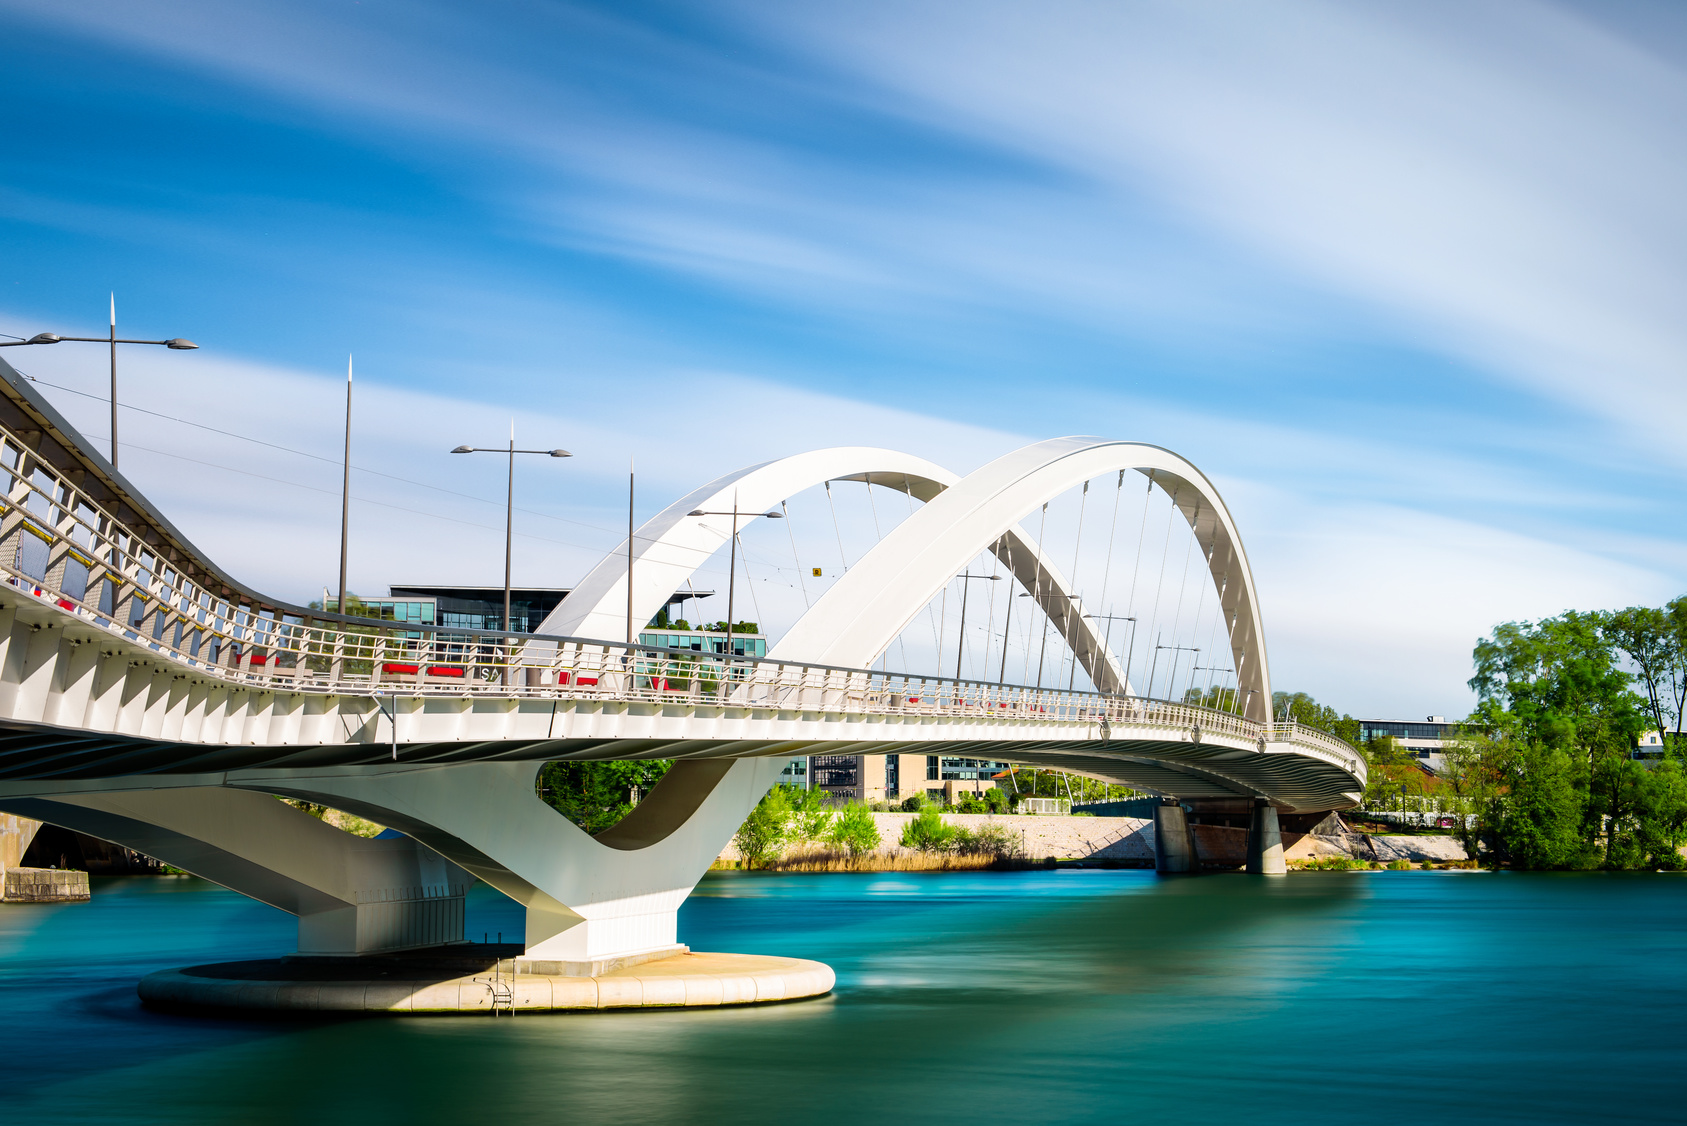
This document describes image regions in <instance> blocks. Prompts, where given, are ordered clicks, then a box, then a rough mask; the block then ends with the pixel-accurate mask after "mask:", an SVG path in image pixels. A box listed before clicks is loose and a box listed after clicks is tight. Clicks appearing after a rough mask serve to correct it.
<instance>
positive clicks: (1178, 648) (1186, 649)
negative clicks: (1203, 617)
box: [1148, 643, 1201, 697]
mask: <svg viewBox="0 0 1687 1126" xmlns="http://www.w3.org/2000/svg"><path fill="white" fill-rule="evenodd" d="M1162 649H1170V650H1172V651H1174V652H1176V653H1199V652H1200V651H1201V650H1200V647H1199V646H1190V645H1160V644H1158V643H1156V644H1155V645H1154V668H1155V669H1158V668H1159V665H1160V650H1162ZM1196 659H1197V660H1199V658H1196ZM1177 662H1178V658H1177V657H1175V656H1174V657H1173V658H1172V673H1171V676H1170V677H1169V678H1168V679H1167V681H1166V684H1167V685H1168V686H1169V687H1171V688H1176V687H1177ZM1148 693H1149V696H1150V697H1152V696H1153V693H1154V672H1153V671H1150V672H1149V673H1148Z"/></svg>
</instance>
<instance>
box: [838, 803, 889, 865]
mask: <svg viewBox="0 0 1687 1126" xmlns="http://www.w3.org/2000/svg"><path fill="white" fill-rule="evenodd" d="M879 841H880V837H879V826H878V823H877V822H875V821H874V820H873V814H872V812H871V811H870V810H868V808H867V807H866V805H865V804H863V803H861V802H850V803H849V804H848V805H846V806H844V808H843V812H841V813H839V814H838V816H837V818H836V820H834V821H833V822H832V827H831V828H830V829H828V830H827V832H826V843H828V844H831V845H835V846H837V847H838V848H841V849H845V850H847V851H848V853H849V854H850V855H851V856H860V855H861V854H862V853H864V852H872V851H873V850H874V849H876V848H878V847H879Z"/></svg>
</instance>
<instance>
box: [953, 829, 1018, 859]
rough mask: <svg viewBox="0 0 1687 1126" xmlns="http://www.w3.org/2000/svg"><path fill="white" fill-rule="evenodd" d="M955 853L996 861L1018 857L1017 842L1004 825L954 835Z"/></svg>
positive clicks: (962, 830)
mask: <svg viewBox="0 0 1687 1126" xmlns="http://www.w3.org/2000/svg"><path fill="white" fill-rule="evenodd" d="M955 851H956V852H959V853H961V854H962V855H963V856H989V857H993V858H995V859H996V860H1011V859H1013V858H1014V857H1015V856H1018V855H1019V842H1018V841H1017V840H1015V839H1014V835H1013V833H1012V832H1011V831H1010V830H1009V829H1008V827H1007V826H1006V825H994V824H989V825H980V826H979V827H978V828H977V829H974V830H971V831H968V830H966V829H959V830H957V831H956V833H955Z"/></svg>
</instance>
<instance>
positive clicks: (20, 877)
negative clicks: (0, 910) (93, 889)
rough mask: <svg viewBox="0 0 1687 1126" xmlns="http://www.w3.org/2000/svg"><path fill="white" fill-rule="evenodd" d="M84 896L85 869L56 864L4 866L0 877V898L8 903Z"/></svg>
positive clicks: (84, 897)
mask: <svg viewBox="0 0 1687 1126" xmlns="http://www.w3.org/2000/svg"><path fill="white" fill-rule="evenodd" d="M87 898H88V873H86V872H69V871H65V870H63V869H58V868H8V869H6V872H5V875H4V877H0V899H3V900H5V901H7V902H9V903H56V902H59V901H60V900H65V899H87Z"/></svg>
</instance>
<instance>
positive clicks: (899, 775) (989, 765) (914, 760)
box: [809, 755, 1009, 804]
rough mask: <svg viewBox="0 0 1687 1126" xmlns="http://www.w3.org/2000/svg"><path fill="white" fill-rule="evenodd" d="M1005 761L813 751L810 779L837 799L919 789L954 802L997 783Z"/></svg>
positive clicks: (895, 796) (906, 794)
mask: <svg viewBox="0 0 1687 1126" xmlns="http://www.w3.org/2000/svg"><path fill="white" fill-rule="evenodd" d="M1007 769H1009V764H1008V763H1005V762H991V761H987V760H985V759H971V758H953V757H950V756H948V755H813V756H811V757H810V758H809V777H810V778H811V779H812V785H814V786H815V787H816V788H817V789H821V790H825V791H826V792H827V793H828V794H830V795H831V800H832V802H833V803H835V804H842V803H844V802H848V801H866V802H875V801H892V802H894V801H903V800H905V799H907V798H910V797H913V796H914V795H915V794H923V795H924V796H925V797H928V798H930V799H931V800H933V801H942V802H948V803H950V804H953V803H954V802H955V801H956V799H957V798H958V797H959V796H960V795H962V794H969V793H974V794H981V793H983V792H984V791H985V790H988V789H993V788H994V787H995V786H996V783H995V781H994V777H995V775H997V774H1000V773H1002V772H1003V771H1005V770H1007Z"/></svg>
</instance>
